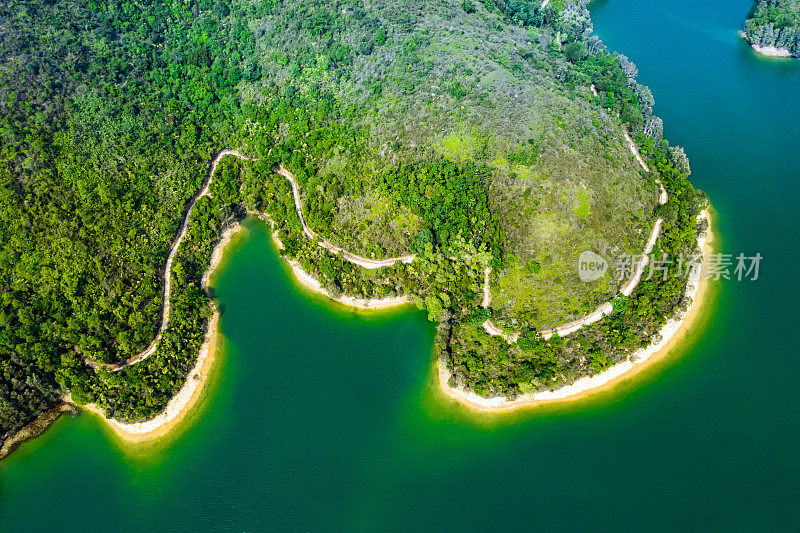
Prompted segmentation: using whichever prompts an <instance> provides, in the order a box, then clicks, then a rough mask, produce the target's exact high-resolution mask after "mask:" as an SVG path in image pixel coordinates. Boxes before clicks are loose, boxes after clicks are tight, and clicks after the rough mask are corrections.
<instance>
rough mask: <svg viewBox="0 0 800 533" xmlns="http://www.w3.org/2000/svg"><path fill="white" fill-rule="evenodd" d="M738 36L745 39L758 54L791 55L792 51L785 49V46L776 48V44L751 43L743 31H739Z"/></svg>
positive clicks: (772, 55)
mask: <svg viewBox="0 0 800 533" xmlns="http://www.w3.org/2000/svg"><path fill="white" fill-rule="evenodd" d="M739 36H740V37H741V38H742V39H744V40H745V41H747V43H748V44H749V45H750V46H751V47H752V48H753V50H755V51H756V52H758V53H759V54H763V55H765V56H769V57H792V52H790V51H789V50H787V49H786V48H778V47H776V46H761V45H760V44H755V43H751V42H750V40H749V39H748V38H747V34H745V32H744V31H739Z"/></svg>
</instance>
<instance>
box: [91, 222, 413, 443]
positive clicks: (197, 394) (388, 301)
mask: <svg viewBox="0 0 800 533" xmlns="http://www.w3.org/2000/svg"><path fill="white" fill-rule="evenodd" d="M258 218H261V219H262V220H265V221H266V222H268V223H269V222H270V221H269V219H268V218H266V217H264V216H259V217H258ZM242 229H243V227H242V226H241V224H239V223H236V224H234V225H232V226H230V227H229V228H227V229H226V230H225V232H224V233H223V235H222V238H221V239H220V241H219V243H218V244H217V246H216V247H215V248H214V251H213V252H212V254H211V260H210V263H209V267H208V269H206V271H205V273H204V274H203V281H202V285H203V288H208V286H209V282H210V279H211V276H212V275H213V274H214V272H215V271H216V269H217V267H218V266H219V264H220V262H221V260H222V257H223V254H224V251H225V248H226V247H227V245H228V244H229V243H230V242H231V240H232V238H233V236H234V235H235V234H237V233H239V232H240V231H241V230H242ZM272 236H273V239H274V241H275V243H276V245H277V246H278V247H279V248H281V247H282V244H281V242H280V241H279V240H278V238H277V236H276V234H275V233H274V232H273V233H272ZM284 259H285V260H286V262H287V263H289V265H290V266H291V268H292V272H293V273H294V275H295V278H296V279H297V281H298V282H299V283H300V284H301V285H303V286H305V287H307V288H308V289H310V290H312V291H314V292H316V293H318V294H322V295H324V296H326V297H328V298H330V299H331V300H334V301H336V302H339V303H341V304H343V305H347V306H350V307H355V308H358V309H384V308H388V307H394V306H398V305H405V304H407V303H409V300H408V298H406V297H405V296H396V297H391V298H382V299H362V298H353V297H351V296H345V295H343V296H339V297H337V298H332V297H331V295H330V294H329V293H328V291H326V290H325V289H324V288H323V287H322V286H321V285H320V283H319V282H318V281H317V280H316V279H314V278H313V277H312V276H311V275H310V274H308V273H307V272H306V271H305V270H303V269H302V268H301V266H300V264H299V263H298V262H297V261H295V260H293V259H289V258H284ZM211 305H212V309H213V316H212V317H211V319H210V321H209V324H208V330H207V331H206V337H205V340H204V342H203V345H202V346H201V347H200V351H199V353H198V356H197V361H196V362H195V366H194V368H193V369H192V370H191V371H190V372H189V373H188V374H187V376H186V381H185V382H184V384H183V387H181V389H180V391H178V393H177V394H176V395H175V396H173V397H172V399H171V400H170V401H169V403H168V404H167V407H166V408H165V409H164V410H163V411H162V412H161V413H159V414H158V415H157V416H155V417H154V418H152V419H150V420H145V421H144V422H135V423H131V424H126V423H122V422H119V421H118V420H115V419H113V418H106V417H105V415H104V413H103V411H102V410H101V409H100V408H99V407H97V406H96V405H93V404H89V405H85V406H81V407H83V408H84V409H86V410H88V411H91V412H93V413H96V414H97V415H99V416H101V417H102V418H103V420H104V421H105V422H106V423H107V424H108V425H109V426H110V427H111V428H112V429H113V430H114V432H115V433H116V434H117V435H118V436H119V437H120V438H121V439H122V440H124V441H126V442H131V443H136V442H143V441H149V440H152V439H157V438H159V437H163V436H164V435H166V434H168V433H169V432H170V431H172V429H174V428H175V427H176V426H177V425H178V424H180V422H181V421H182V420H183V419H184V417H185V416H186V415H187V414H188V413H189V412H191V410H192V409H193V408H194V406H195V405H196V404H197V402H198V400H199V399H200V398H201V396H202V393H203V390H204V388H205V384H206V382H207V380H208V377H209V375H210V374H211V370H212V368H213V366H214V361H215V355H216V351H217V348H218V343H217V341H218V328H219V310H218V309H217V307H216V305H215V304H214V303H213V301H212V303H211Z"/></svg>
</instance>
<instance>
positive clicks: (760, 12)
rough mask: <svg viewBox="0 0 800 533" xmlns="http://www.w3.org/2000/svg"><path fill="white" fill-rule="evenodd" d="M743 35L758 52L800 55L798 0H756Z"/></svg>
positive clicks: (799, 9)
mask: <svg viewBox="0 0 800 533" xmlns="http://www.w3.org/2000/svg"><path fill="white" fill-rule="evenodd" d="M742 37H744V38H745V39H746V40H747V42H748V43H750V45H751V46H752V47H753V49H754V50H755V51H756V52H758V53H761V54H765V55H768V56H775V57H800V0H758V1H757V2H756V3H755V5H754V6H753V9H752V10H751V11H750V16H749V17H748V18H747V21H746V22H745V28H744V31H742Z"/></svg>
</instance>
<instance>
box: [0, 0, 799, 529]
mask: <svg viewBox="0 0 800 533" xmlns="http://www.w3.org/2000/svg"><path fill="white" fill-rule="evenodd" d="M750 5H751V2H750V0H725V1H723V0H708V1H701V2H697V1H694V2H690V1H689V0H672V1H669V2H667V1H666V0H655V1H648V2H636V1H634V0H596V1H595V2H593V3H592V4H591V10H592V15H593V21H594V26H595V32H596V33H597V34H598V35H599V36H600V37H601V38H602V39H603V40H604V42H605V43H606V45H607V46H608V47H609V49H612V50H617V51H619V52H620V53H623V54H625V55H627V56H628V57H629V58H630V59H631V60H633V61H634V62H635V63H636V64H637V65H638V67H639V79H640V81H641V82H642V83H645V84H647V85H649V86H650V87H651V89H652V91H653V93H654V95H655V97H656V113H657V114H658V115H660V116H661V117H662V118H663V119H664V123H665V136H666V137H667V138H669V139H670V140H671V141H672V142H673V143H674V144H679V145H681V146H683V147H684V148H685V149H686V152H687V154H688V155H689V157H690V160H691V164H692V170H693V175H692V181H693V183H694V184H695V186H696V187H699V188H701V189H703V190H705V191H706V192H707V193H708V195H709V197H710V198H711V200H712V202H713V204H714V207H715V209H716V211H717V216H716V217H715V223H716V224H715V225H716V227H715V239H716V240H717V242H716V246H717V247H718V248H719V247H720V246H721V248H722V251H724V252H725V253H732V254H734V255H735V254H738V253H740V252H742V253H744V254H746V255H753V254H755V253H756V252H759V253H761V254H762V255H763V256H764V260H763V261H762V265H761V273H760V279H759V281H756V282H752V281H742V282H736V281H723V282H722V283H720V284H717V285H715V288H714V289H713V292H712V296H711V297H710V298H709V300H708V305H707V307H706V309H705V311H704V314H703V316H702V317H701V319H700V320H701V321H704V320H705V321H707V324H705V325H703V326H701V327H698V328H697V331H698V332H699V333H697V334H693V335H690V336H689V338H688V339H687V340H686V341H685V342H684V343H683V344H682V345H681V347H680V348H679V349H678V350H676V351H675V353H673V354H671V355H670V356H669V357H667V358H666V359H665V360H663V361H660V362H658V363H657V364H655V365H654V366H653V367H651V368H648V369H647V370H645V371H644V372H643V373H642V374H641V375H639V376H637V377H636V378H634V379H633V380H629V381H626V382H624V383H622V384H620V385H618V386H617V387H616V388H615V389H613V390H612V391H609V392H605V393H602V394H600V395H596V396H593V397H590V398H588V399H585V400H581V401H579V402H575V403H571V404H554V405H547V406H543V407H539V408H536V409H533V410H528V411H524V412H522V413H515V414H512V415H500V416H493V417H478V416H476V415H473V414H471V413H469V412H467V411H465V410H464V409H463V408H460V407H459V406H457V405H454V404H453V403H452V402H449V401H447V400H445V399H443V398H442V397H441V395H439V394H438V393H436V390H435V386H436V382H435V380H434V379H433V373H432V361H431V358H432V355H431V351H432V343H433V335H434V328H433V325H432V324H430V323H428V322H427V321H426V319H425V316H424V314H423V313H422V312H419V311H417V310H415V309H414V308H413V307H411V308H408V307H406V308H403V309H401V310H391V311H386V310H384V311H378V312H362V311H354V310H348V309H346V308H343V307H341V306H338V305H335V304H331V303H330V302H326V301H325V300H324V299H322V298H320V297H318V296H310V295H309V294H308V293H307V291H304V290H303V289H302V288H299V287H297V285H296V283H295V282H294V281H293V280H292V279H291V278H290V277H289V276H290V273H289V271H288V267H286V265H284V264H282V263H281V261H280V260H279V258H278V257H277V255H276V253H275V251H274V248H273V246H272V244H271V243H270V241H269V233H268V231H267V229H266V227H265V226H264V225H263V224H261V223H258V222H256V221H248V222H247V223H246V224H247V227H248V229H249V235H247V236H243V237H242V238H241V240H240V241H238V242H236V243H234V244H233V245H232V248H231V249H230V251H229V253H228V254H227V257H226V258H225V260H224V262H223V264H222V265H221V267H220V270H219V274H218V275H217V276H215V277H216V279H215V282H214V286H215V292H216V296H217V298H218V301H219V304H220V305H221V308H222V315H221V323H220V331H221V334H222V335H223V336H224V338H225V341H224V342H225V343H226V346H225V350H224V351H223V353H222V355H221V356H220V359H219V361H218V364H217V367H216V369H217V370H216V372H215V373H214V374H213V377H212V381H211V386H210V388H209V389H208V395H207V397H206V399H205V400H204V401H203V402H201V406H200V408H199V410H197V413H196V414H193V415H192V416H191V417H190V418H189V419H188V420H187V421H186V422H185V425H183V426H182V427H181V430H180V431H179V433H178V434H177V435H176V436H175V437H174V438H172V437H171V438H170V439H171V440H169V441H168V442H165V443H159V444H157V445H155V447H153V448H151V449H149V450H146V451H141V450H139V451H137V450H136V449H127V448H125V447H123V448H121V447H120V445H119V444H118V443H117V441H115V439H114V437H113V436H112V435H111V434H110V432H109V431H108V430H107V429H106V428H104V426H103V424H102V422H101V421H100V419H99V418H98V417H95V416H88V415H87V416H80V417H76V418H72V417H69V416H66V417H62V418H61V419H60V420H59V421H58V422H57V423H56V424H55V425H54V426H53V427H52V428H51V429H50V430H49V431H48V432H47V433H46V434H45V435H44V436H42V437H40V438H38V439H36V440H34V441H31V442H28V443H26V444H24V445H23V446H21V447H20V449H19V450H17V451H16V452H14V454H12V455H11V456H10V457H9V458H8V459H6V460H4V461H2V462H0V530H3V531H49V530H57V531H101V530H108V529H120V530H140V531H142V530H146V529H154V530H170V531H185V530H190V529H191V530H234V531H258V530H264V529H277V530H284V529H305V530H308V529H311V530H320V529H323V530H330V529H333V530H353V529H356V530H363V529H380V530H416V529H423V528H425V529H437V530H461V531H463V530H474V529H479V530H487V529H492V530H496V529H501V528H508V529H511V528H514V529H521V528H524V529H530V528H538V529H545V528H547V529H552V528H555V529H582V530H586V529H616V528H619V527H625V528H626V529H630V528H636V529H643V528H647V529H648V530H652V529H659V528H661V529H665V530H674V529H676V528H681V527H692V528H695V529H697V528H709V529H710V528H714V529H718V528H719V529H721V528H726V529H755V528H758V529H770V530H776V529H797V528H798V527H800V510H799V509H800V484H798V483H797V479H799V478H800V456H799V455H798V453H797V451H798V449H800V417H799V416H798V414H797V407H798V405H800V388H799V387H798V386H797V383H798V378H800V370H798V366H797V355H798V335H797V333H796V325H797V324H798V322H799V321H800V311H799V310H798V306H797V297H798V295H800V291H799V290H798V285H800V283H798V276H797V272H798V268H799V267H800V240H799V239H798V238H797V237H796V234H797V230H796V228H797V227H798V224H800V210H798V209H797V207H796V206H797V205H799V202H800V186H798V183H800V159H798V153H800V137H799V136H798V133H797V132H798V125H799V124H800V100H799V99H798V98H797V95H798V91H799V90H800V60H795V61H792V60H781V59H775V58H763V57H760V56H757V55H756V54H755V53H754V52H753V51H752V50H751V49H750V47H749V46H748V45H747V44H746V43H745V42H744V41H743V40H741V39H740V38H739V37H738V35H737V31H738V29H739V27H740V26H741V24H742V22H743V21H744V18H745V16H746V14H747V11H748V10H749V8H750Z"/></svg>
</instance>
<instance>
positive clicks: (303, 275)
mask: <svg viewBox="0 0 800 533" xmlns="http://www.w3.org/2000/svg"><path fill="white" fill-rule="evenodd" d="M253 215H254V216H256V217H258V218H259V219H261V220H263V221H264V222H266V223H267V224H268V225H269V226H270V230H271V231H270V234H271V235H272V242H273V243H275V246H276V247H277V248H278V249H279V250H283V243H282V242H281V240H280V239H279V238H278V232H277V231H275V230H274V228H275V224H273V222H272V220H270V218H269V217H268V216H266V215H263V214H255V213H253ZM283 259H284V260H285V261H286V262H287V263H288V264H289V266H290V267H291V268H292V273H293V274H294V277H295V280H297V282H298V283H299V284H300V285H302V286H303V287H305V288H307V289H309V290H311V291H313V292H315V293H317V294H321V295H322V296H325V297H326V298H328V299H329V300H333V301H334V302H337V303H340V304H342V305H346V306H348V307H355V308H356V309H386V308H389V307H397V306H398V305H406V304H409V303H411V301H410V300H409V299H408V297H406V296H405V295H403V296H389V297H387V298H354V297H353V296H347V295H346V294H343V295H341V296H336V297H334V296H331V295H330V293H329V292H328V291H327V290H326V289H325V288H324V287H323V286H322V284H321V283H320V282H319V280H317V279H316V278H315V277H314V276H312V275H311V274H309V273H308V272H306V271H305V270H303V267H302V266H300V263H298V262H297V261H295V260H294V259H290V258H288V257H284V258H283Z"/></svg>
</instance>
